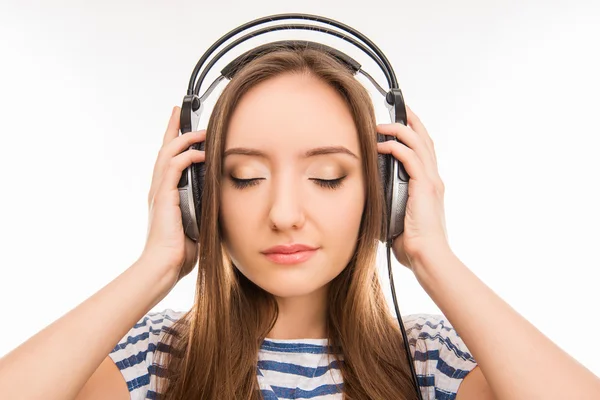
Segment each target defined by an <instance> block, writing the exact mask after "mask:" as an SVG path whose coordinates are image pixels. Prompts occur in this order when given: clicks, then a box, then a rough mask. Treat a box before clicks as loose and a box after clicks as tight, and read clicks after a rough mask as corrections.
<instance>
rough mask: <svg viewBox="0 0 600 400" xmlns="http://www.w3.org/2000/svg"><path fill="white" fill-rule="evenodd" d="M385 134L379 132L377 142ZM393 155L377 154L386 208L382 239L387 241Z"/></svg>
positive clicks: (383, 138)
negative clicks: (390, 172)
mask: <svg viewBox="0 0 600 400" xmlns="http://www.w3.org/2000/svg"><path fill="white" fill-rule="evenodd" d="M385 141H386V139H385V136H384V135H382V134H380V133H377V142H379V143H381V142H385ZM390 157H391V156H390V155H389V154H378V155H377V163H378V164H379V177H380V179H381V184H382V186H381V190H382V192H383V199H384V202H383V206H384V210H383V218H382V220H381V233H380V238H379V239H380V240H381V241H383V242H385V241H386V236H387V227H388V225H389V223H390V220H389V218H390V216H389V210H390V202H391V196H390V174H389V171H390V164H391V158H390Z"/></svg>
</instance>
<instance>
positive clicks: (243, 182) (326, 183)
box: [230, 176, 346, 189]
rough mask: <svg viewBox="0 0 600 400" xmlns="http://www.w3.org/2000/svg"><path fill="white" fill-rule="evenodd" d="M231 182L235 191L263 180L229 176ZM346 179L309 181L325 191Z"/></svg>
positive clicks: (335, 187) (336, 186)
mask: <svg viewBox="0 0 600 400" xmlns="http://www.w3.org/2000/svg"><path fill="white" fill-rule="evenodd" d="M230 178H231V181H232V182H233V186H234V187H235V188H236V189H245V188H248V187H251V186H255V185H258V183H259V181H260V180H264V179H265V178H252V179H240V178H236V177H234V176H230ZM345 178H346V176H342V177H340V178H336V179H317V178H311V179H310V180H311V181H314V182H315V183H316V184H317V185H319V186H321V187H323V188H327V189H337V188H339V187H340V186H341V185H342V181H343V180H344V179H345Z"/></svg>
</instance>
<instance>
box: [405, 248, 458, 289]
mask: <svg viewBox="0 0 600 400" xmlns="http://www.w3.org/2000/svg"><path fill="white" fill-rule="evenodd" d="M456 259H458V257H457V256H456V255H455V254H454V252H453V251H452V249H451V248H450V246H446V245H444V246H436V247H433V248H431V249H429V250H427V251H421V252H418V253H417V254H415V255H414V256H413V257H412V259H411V264H412V271H413V273H414V274H415V277H416V278H417V280H418V281H419V282H422V281H423V280H425V279H427V277H428V276H430V275H431V274H432V273H435V270H436V269H439V268H444V265H448V264H450V263H452V262H453V261H454V260H456Z"/></svg>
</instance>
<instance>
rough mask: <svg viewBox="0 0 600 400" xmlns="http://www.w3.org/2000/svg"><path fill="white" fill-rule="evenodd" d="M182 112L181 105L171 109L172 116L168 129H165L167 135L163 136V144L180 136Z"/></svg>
mask: <svg viewBox="0 0 600 400" xmlns="http://www.w3.org/2000/svg"><path fill="white" fill-rule="evenodd" d="M180 114H181V108H180V107H177V106H175V107H173V110H172V111H171V118H170V119H169V124H168V125H167V130H166V131H165V135H164V137H163V145H165V144H166V143H169V142H170V141H171V140H173V139H175V138H176V137H177V136H179V118H180Z"/></svg>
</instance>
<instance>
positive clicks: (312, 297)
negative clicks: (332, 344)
mask: <svg viewBox="0 0 600 400" xmlns="http://www.w3.org/2000/svg"><path fill="white" fill-rule="evenodd" d="M327 289H328V286H327V285H326V286H324V287H322V288H320V289H318V290H316V291H314V292H312V293H309V294H306V295H302V296H296V297H276V300H277V304H278V306H279V316H278V318H277V322H275V326H274V327H273V329H271V331H270V332H269V334H268V335H267V339H323V338H326V337H327V330H326V328H325V326H326V319H327V306H326V305H327Z"/></svg>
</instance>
